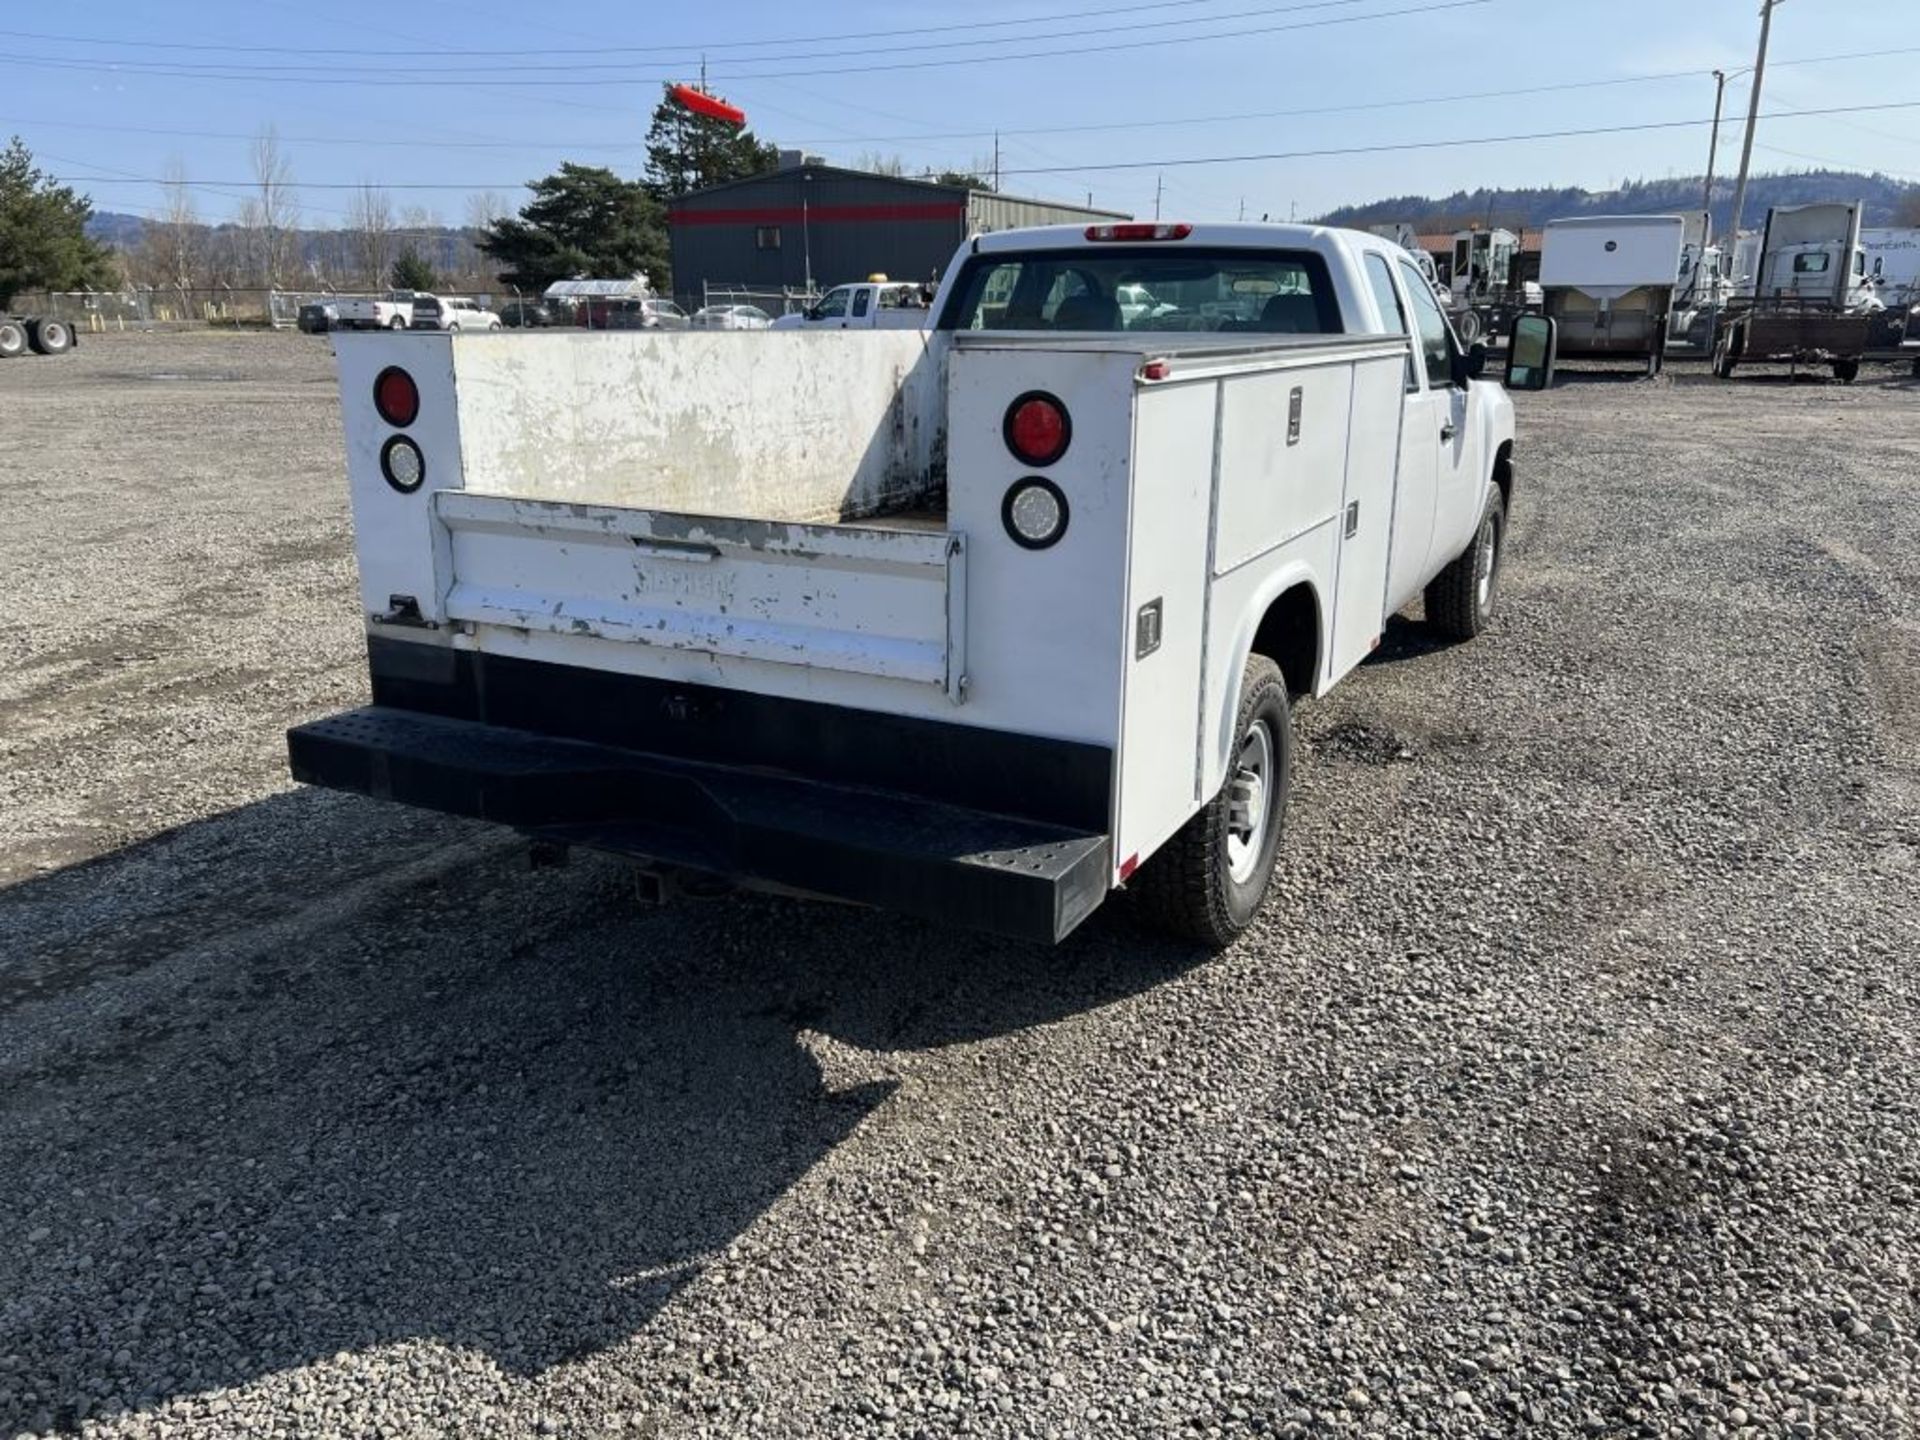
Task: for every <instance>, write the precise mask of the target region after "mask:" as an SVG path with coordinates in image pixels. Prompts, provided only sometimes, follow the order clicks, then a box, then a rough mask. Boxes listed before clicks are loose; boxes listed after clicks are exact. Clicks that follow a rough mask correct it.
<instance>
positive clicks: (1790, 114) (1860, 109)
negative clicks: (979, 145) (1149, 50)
mask: <svg viewBox="0 0 1920 1440" xmlns="http://www.w3.org/2000/svg"><path fill="white" fill-rule="evenodd" d="M1874 110H1920V100H1895V101H1890V102H1887V103H1885V104H1880V105H1839V106H1833V107H1830V108H1827V109H1821V110H1778V111H1772V112H1770V113H1768V114H1765V115H1761V116H1758V117H1757V118H1758V119H1761V120H1787V119H1793V118H1796V117H1798V116H1803V115H1856V114H1861V113H1864V112H1868V111H1874ZM1712 123H1713V121H1712V120H1711V119H1706V120H1650V121H1646V122H1643V123H1641V124H1637V125H1600V126H1594V127H1591V128H1587V129H1580V130H1535V131H1531V132H1529V133H1525V134H1518V135H1475V136H1468V137H1464V138H1459V139H1453V140H1408V141H1402V142H1400V143H1397V144H1392V145H1340V146H1330V147H1327V148H1325V149H1318V150H1272V151H1266V152H1264V153H1261V154H1252V155H1190V156H1185V157H1183V158H1180V159H1174V160H1109V161H1105V162H1100V163H1095V164H1091V165H1054V166H1045V167H1042V166H1028V167H1024V168H1021V169H1017V170H1008V171H1007V172H1005V173H1007V174H1009V175H1058V174H1074V173H1082V172H1086V171H1095V170H1152V169H1156V168H1160V167H1166V168H1169V169H1170V168H1172V167H1174V166H1192V165H1236V164H1248V163H1253V162H1258V161H1267V160H1312V159H1320V158H1323V157H1328V156H1340V155H1381V154H1388V153H1391V152H1394V151H1402V150H1443V149H1447V148H1449V147H1451V146H1455V145H1504V144H1509V143H1512V142H1514V141H1521V140H1568V139H1574V138H1576V137H1579V136H1586V135H1625V134H1629V133H1633V132H1636V131H1645V130H1683V129H1690V128H1692V127H1694V126H1698V125H1711V124H1712Z"/></svg>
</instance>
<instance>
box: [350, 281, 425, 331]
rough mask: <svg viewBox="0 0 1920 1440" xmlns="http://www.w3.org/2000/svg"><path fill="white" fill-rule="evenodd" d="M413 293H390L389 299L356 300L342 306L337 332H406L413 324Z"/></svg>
mask: <svg viewBox="0 0 1920 1440" xmlns="http://www.w3.org/2000/svg"><path fill="white" fill-rule="evenodd" d="M413 300H414V295H413V291H411V290H389V291H388V292H387V294H386V298H385V299H378V300H376V299H374V298H372V297H370V296H369V297H365V298H355V299H349V300H342V301H340V302H339V306H338V310H337V313H336V314H335V315H334V318H333V328H334V329H336V330H404V329H406V328H407V326H408V325H410V324H411V323H412V322H413Z"/></svg>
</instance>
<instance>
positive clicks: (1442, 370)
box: [1400, 265, 1453, 390]
mask: <svg viewBox="0 0 1920 1440" xmlns="http://www.w3.org/2000/svg"><path fill="white" fill-rule="evenodd" d="M1400 277H1401V279H1403V280H1405V281H1406V282H1407V294H1408V295H1409V296H1411V297H1412V299H1413V319H1414V323H1415V324H1416V325H1417V326H1418V327H1419V330H1418V332H1417V333H1418V337H1419V340H1420V357H1421V359H1422V360H1423V361H1425V363H1426V367H1427V388H1428V389H1429V390H1444V389H1445V388H1446V387H1447V386H1449V385H1451V384H1452V383H1453V340H1452V337H1451V336H1450V335H1449V334H1448V333H1447V317H1446V316H1445V315H1443V314H1441V313H1440V302H1439V301H1437V300H1435V299H1434V298H1433V292H1432V291H1430V290H1428V289H1427V287H1426V286H1425V285H1422V284H1421V283H1420V272H1419V271H1418V270H1415V269H1414V268H1413V267H1412V266H1411V265H1402V266H1401V267H1400Z"/></svg>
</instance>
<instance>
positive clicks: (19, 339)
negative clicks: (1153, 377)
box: [0, 320, 27, 360]
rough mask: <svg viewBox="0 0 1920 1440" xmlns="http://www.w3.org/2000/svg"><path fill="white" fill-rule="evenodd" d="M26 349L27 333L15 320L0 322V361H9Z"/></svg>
mask: <svg viewBox="0 0 1920 1440" xmlns="http://www.w3.org/2000/svg"><path fill="white" fill-rule="evenodd" d="M26 349H27V332H26V330H25V329H23V328H22V327H21V325H20V322H19V321H17V320H0V360H11V359H12V358H13V357H14V356H16V355H23V354H25V353H26Z"/></svg>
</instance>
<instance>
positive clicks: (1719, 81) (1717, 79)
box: [1700, 70, 1727, 250]
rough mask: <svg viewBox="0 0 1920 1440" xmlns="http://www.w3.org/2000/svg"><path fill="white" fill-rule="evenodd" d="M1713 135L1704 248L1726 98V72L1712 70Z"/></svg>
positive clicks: (1710, 222) (1709, 145)
mask: <svg viewBox="0 0 1920 1440" xmlns="http://www.w3.org/2000/svg"><path fill="white" fill-rule="evenodd" d="M1713 83H1714V89H1713V137H1712V138H1711V139H1710V140H1708V141H1707V193H1706V201H1705V204H1704V205H1703V206H1702V208H1703V209H1704V210H1705V211H1706V212H1707V228H1706V232H1705V233H1704V234H1703V235H1701V237H1700V248H1701V249H1702V250H1705V249H1706V248H1707V244H1708V242H1709V241H1710V240H1712V238H1713V162H1714V161H1715V160H1717V159H1718V158H1719V156H1720V110H1721V107H1722V106H1723V104H1724V103H1725V101H1726V98H1727V72H1726V71H1724V70H1716V71H1714V72H1713Z"/></svg>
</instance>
